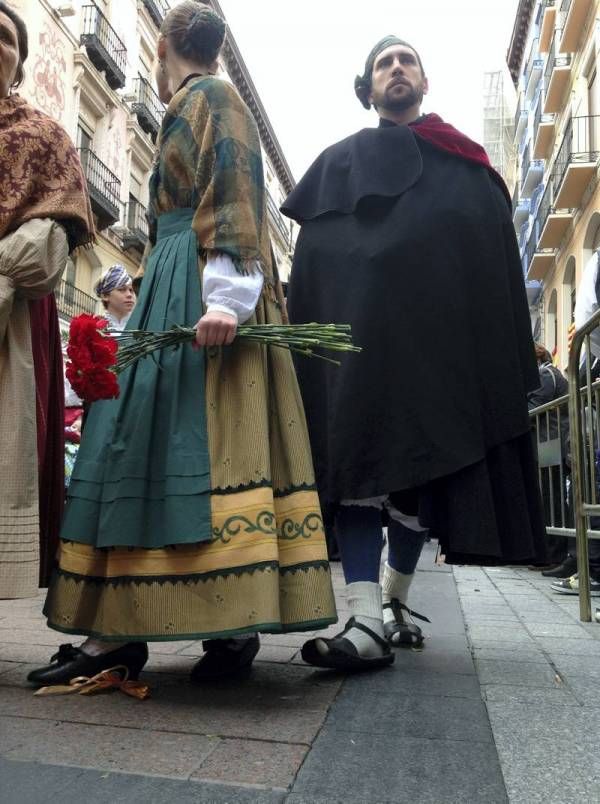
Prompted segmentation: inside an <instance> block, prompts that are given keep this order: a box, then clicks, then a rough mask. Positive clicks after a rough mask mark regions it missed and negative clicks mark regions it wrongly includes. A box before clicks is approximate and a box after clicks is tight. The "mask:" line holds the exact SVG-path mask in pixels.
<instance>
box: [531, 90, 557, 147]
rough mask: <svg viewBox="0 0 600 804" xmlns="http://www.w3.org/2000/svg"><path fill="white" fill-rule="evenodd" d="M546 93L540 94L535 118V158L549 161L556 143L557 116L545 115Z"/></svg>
mask: <svg viewBox="0 0 600 804" xmlns="http://www.w3.org/2000/svg"><path fill="white" fill-rule="evenodd" d="M543 105H544V93H543V90H542V91H541V92H540V94H539V97H538V102H537V105H536V107H535V114H534V116H533V158H534V159H547V158H548V156H549V153H550V151H551V147H552V143H553V141H554V124H555V116H554V115H553V114H552V115H548V114H543V113H542V107H543Z"/></svg>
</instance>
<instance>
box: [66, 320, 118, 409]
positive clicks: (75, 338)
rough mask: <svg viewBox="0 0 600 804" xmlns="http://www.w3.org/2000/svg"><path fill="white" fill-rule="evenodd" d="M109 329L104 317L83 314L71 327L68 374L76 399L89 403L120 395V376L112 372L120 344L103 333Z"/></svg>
mask: <svg viewBox="0 0 600 804" xmlns="http://www.w3.org/2000/svg"><path fill="white" fill-rule="evenodd" d="M107 326H108V321H107V320H106V319H105V318H101V317H100V316H95V315H88V314H86V313H84V314H83V315H79V316H77V317H76V318H74V319H73V320H72V321H71V326H70V328H69V345H68V346H67V355H68V357H69V362H68V363H67V370H66V375H67V379H68V380H69V382H70V383H71V387H72V388H73V390H74V391H75V393H76V394H77V396H79V397H80V398H81V399H85V400H86V402H96V401H97V400H99V399H116V398H117V397H118V396H119V383H118V382H117V375H116V372H115V371H114V370H111V367H113V366H116V364H117V351H118V348H119V345H118V343H117V341H116V340H115V339H114V338H112V337H111V336H110V335H107V334H105V333H104V332H103V330H105V329H106V328H107Z"/></svg>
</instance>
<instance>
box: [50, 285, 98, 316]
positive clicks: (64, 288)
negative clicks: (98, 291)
mask: <svg viewBox="0 0 600 804" xmlns="http://www.w3.org/2000/svg"><path fill="white" fill-rule="evenodd" d="M54 295H55V296H56V306H57V307H58V311H59V313H61V314H62V315H64V316H66V317H67V318H74V317H75V316H76V315H81V313H88V314H89V315H94V313H95V312H96V307H97V305H98V300H97V299H95V298H94V297H93V296H90V295H89V294H87V293H84V292H83V290H79V288H76V287H75V285H71V284H70V282H67V281H66V280H65V279H61V281H60V284H59V286H58V287H57V288H56V290H55V291H54Z"/></svg>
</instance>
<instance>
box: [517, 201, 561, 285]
mask: <svg viewBox="0 0 600 804" xmlns="http://www.w3.org/2000/svg"><path fill="white" fill-rule="evenodd" d="M538 214H539V213H538ZM554 260H555V254H554V251H553V250H552V251H542V249H541V246H540V244H539V240H538V218H537V217H536V220H535V222H534V224H533V226H532V228H531V235H530V236H529V240H528V241H527V245H526V247H525V265H524V266H523V267H524V268H525V271H526V277H527V279H542V278H543V277H544V276H545V275H546V273H547V272H548V270H549V269H550V267H551V266H552V265H553V264H554Z"/></svg>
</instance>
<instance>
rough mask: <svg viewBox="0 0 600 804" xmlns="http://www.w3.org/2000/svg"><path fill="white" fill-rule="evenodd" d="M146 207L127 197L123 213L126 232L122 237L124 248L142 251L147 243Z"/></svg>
mask: <svg viewBox="0 0 600 804" xmlns="http://www.w3.org/2000/svg"><path fill="white" fill-rule="evenodd" d="M146 212H147V210H146V207H145V206H144V205H143V204H141V203H140V202H139V201H138V200H137V199H136V198H134V197H133V196H129V203H128V204H127V208H126V212H125V224H126V227H127V228H126V231H125V234H124V235H123V247H124V248H136V249H138V250H139V251H143V250H144V247H145V245H146V243H147V242H148V218H147V217H146Z"/></svg>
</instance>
